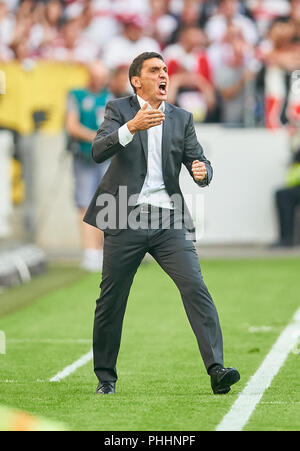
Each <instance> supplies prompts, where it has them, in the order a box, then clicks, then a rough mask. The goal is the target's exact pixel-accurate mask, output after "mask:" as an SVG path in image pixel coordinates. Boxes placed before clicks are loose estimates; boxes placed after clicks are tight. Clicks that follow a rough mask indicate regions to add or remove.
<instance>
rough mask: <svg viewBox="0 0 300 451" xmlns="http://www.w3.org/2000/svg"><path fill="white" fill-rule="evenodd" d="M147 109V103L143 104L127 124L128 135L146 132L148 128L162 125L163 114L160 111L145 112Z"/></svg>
mask: <svg viewBox="0 0 300 451" xmlns="http://www.w3.org/2000/svg"><path fill="white" fill-rule="evenodd" d="M147 108H148V103H145V104H144V105H143V108H141V109H140V110H139V111H138V112H137V114H136V115H135V117H134V118H133V119H131V121H129V122H127V127H128V129H129V131H130V133H132V134H134V133H135V132H137V131H140V130H147V129H148V128H151V127H155V126H156V125H160V124H162V122H163V121H164V119H165V115H164V113H163V112H162V111H160V110H154V109H151V110H147Z"/></svg>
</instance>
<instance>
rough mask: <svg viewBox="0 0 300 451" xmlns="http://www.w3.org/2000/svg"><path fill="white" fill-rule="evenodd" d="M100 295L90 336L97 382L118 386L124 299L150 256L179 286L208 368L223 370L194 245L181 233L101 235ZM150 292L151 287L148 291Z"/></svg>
mask: <svg viewBox="0 0 300 451" xmlns="http://www.w3.org/2000/svg"><path fill="white" fill-rule="evenodd" d="M103 251H104V261H103V271H102V281H101V284H100V287H101V293H100V297H99V299H97V301H96V311H95V320H94V333H93V352H94V370H95V374H96V376H97V377H98V379H99V381H107V380H109V381H116V380H117V372H116V362H117V357H118V353H119V348H120V342H121V331H122V324H123V318H124V314H125V309H126V304H127V299H128V296H129V291H130V287H131V285H132V282H133V278H134V275H135V273H136V271H137V269H138V267H139V265H140V263H141V261H142V259H143V257H144V256H145V254H146V252H149V253H150V254H151V255H152V256H153V257H154V259H155V260H156V261H157V262H158V264H159V265H160V266H161V267H162V269H163V270H164V271H165V272H166V273H167V274H168V275H169V276H170V277H171V278H172V279H173V281H174V282H175V284H176V285H177V287H178V289H179V291H180V294H181V297H182V301H183V304H184V308H185V311H186V314H187V316H188V319H189V322H190V324H191V327H192V329H193V331H194V334H195V336H196V339H197V342H198V346H199V349H200V353H201V355H202V359H203V361H204V365H205V367H206V369H208V368H209V367H210V366H211V365H213V364H215V363H218V364H220V365H223V340H222V332H221V328H220V324H219V319H218V314H217V311H216V308H215V305H214V303H213V300H212V298H211V296H210V294H209V292H208V290H207V287H206V285H205V283H204V281H203V277H202V274H201V269H200V264H199V259H198V255H197V252H196V249H195V246H194V243H193V242H192V241H191V240H189V239H186V230H185V229H184V228H181V229H175V228H174V227H173V224H172V221H171V228H170V229H163V228H159V229H156V230H153V229H152V230H151V229H149V228H148V229H139V230H132V229H126V230H122V231H121V232H120V233H119V234H118V235H108V234H105V238H104V250H103ZM147 289H151V287H147Z"/></svg>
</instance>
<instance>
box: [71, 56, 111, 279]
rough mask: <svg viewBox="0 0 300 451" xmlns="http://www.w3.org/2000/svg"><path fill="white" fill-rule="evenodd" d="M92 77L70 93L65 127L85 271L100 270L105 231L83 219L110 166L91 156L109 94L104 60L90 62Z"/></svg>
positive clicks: (90, 74) (82, 263) (82, 264)
mask: <svg viewBox="0 0 300 451" xmlns="http://www.w3.org/2000/svg"><path fill="white" fill-rule="evenodd" d="M88 69H89V76H90V81H89V85H88V87H87V88H83V89H75V90H72V91H71V92H70V93H69V95H68V106H67V114H66V130H67V133H68V134H69V136H70V138H71V139H70V141H69V149H70V150H71V151H72V153H73V156H74V158H73V160H74V161H73V163H74V166H73V169H74V181H75V183H74V185H75V187H74V188H75V203H76V206H77V209H78V214H79V224H80V231H81V237H82V246H83V258H82V262H81V266H82V268H83V269H85V270H86V271H99V269H100V270H101V268H102V259H103V251H102V247H103V232H101V231H99V230H97V229H94V228H93V227H91V226H89V225H88V224H86V223H85V222H83V221H82V218H83V216H84V215H85V212H86V209H87V207H88V205H89V203H90V201H91V198H92V196H93V194H94V191H95V189H96V187H97V186H98V184H99V182H100V180H101V179H102V177H103V175H104V174H105V172H106V169H107V168H108V166H109V161H106V162H105V163H103V164H100V165H97V164H95V162H94V161H93V160H92V158H91V142H92V140H93V139H94V137H95V136H96V131H97V129H98V128H99V126H100V124H101V123H102V121H103V118H104V110H105V105H106V103H107V101H108V100H109V98H110V94H109V91H108V90H107V87H106V86H107V81H108V72H107V70H106V68H105V67H104V66H103V64H102V63H101V62H95V63H92V64H90V65H89V66H88Z"/></svg>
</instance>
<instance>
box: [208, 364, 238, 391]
mask: <svg viewBox="0 0 300 451" xmlns="http://www.w3.org/2000/svg"><path fill="white" fill-rule="evenodd" d="M210 380H211V388H212V390H213V392H214V394H215V395H225V394H226V393H228V392H229V391H230V386H231V385H233V384H235V383H236V382H238V381H239V380H240V374H239V372H238V370H236V369H235V368H223V367H222V366H216V367H215V368H213V369H212V371H211V372H210Z"/></svg>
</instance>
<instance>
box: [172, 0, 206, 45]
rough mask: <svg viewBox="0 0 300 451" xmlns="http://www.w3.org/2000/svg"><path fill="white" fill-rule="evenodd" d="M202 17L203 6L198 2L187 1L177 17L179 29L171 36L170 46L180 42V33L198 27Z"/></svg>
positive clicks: (195, 0) (193, 0)
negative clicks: (191, 27) (185, 29)
mask: <svg viewBox="0 0 300 451" xmlns="http://www.w3.org/2000/svg"><path fill="white" fill-rule="evenodd" d="M200 17H201V4H200V3H199V2H198V1H197V0H186V1H185V2H184V3H183V5H182V9H181V11H180V14H179V15H178V16H177V20H178V23H177V27H176V29H175V30H174V32H173V33H172V35H171V38H170V42H169V44H174V43H176V42H178V40H179V35H180V31H181V30H182V29H184V28H186V27H190V26H193V27H198V26H199V22H200Z"/></svg>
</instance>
